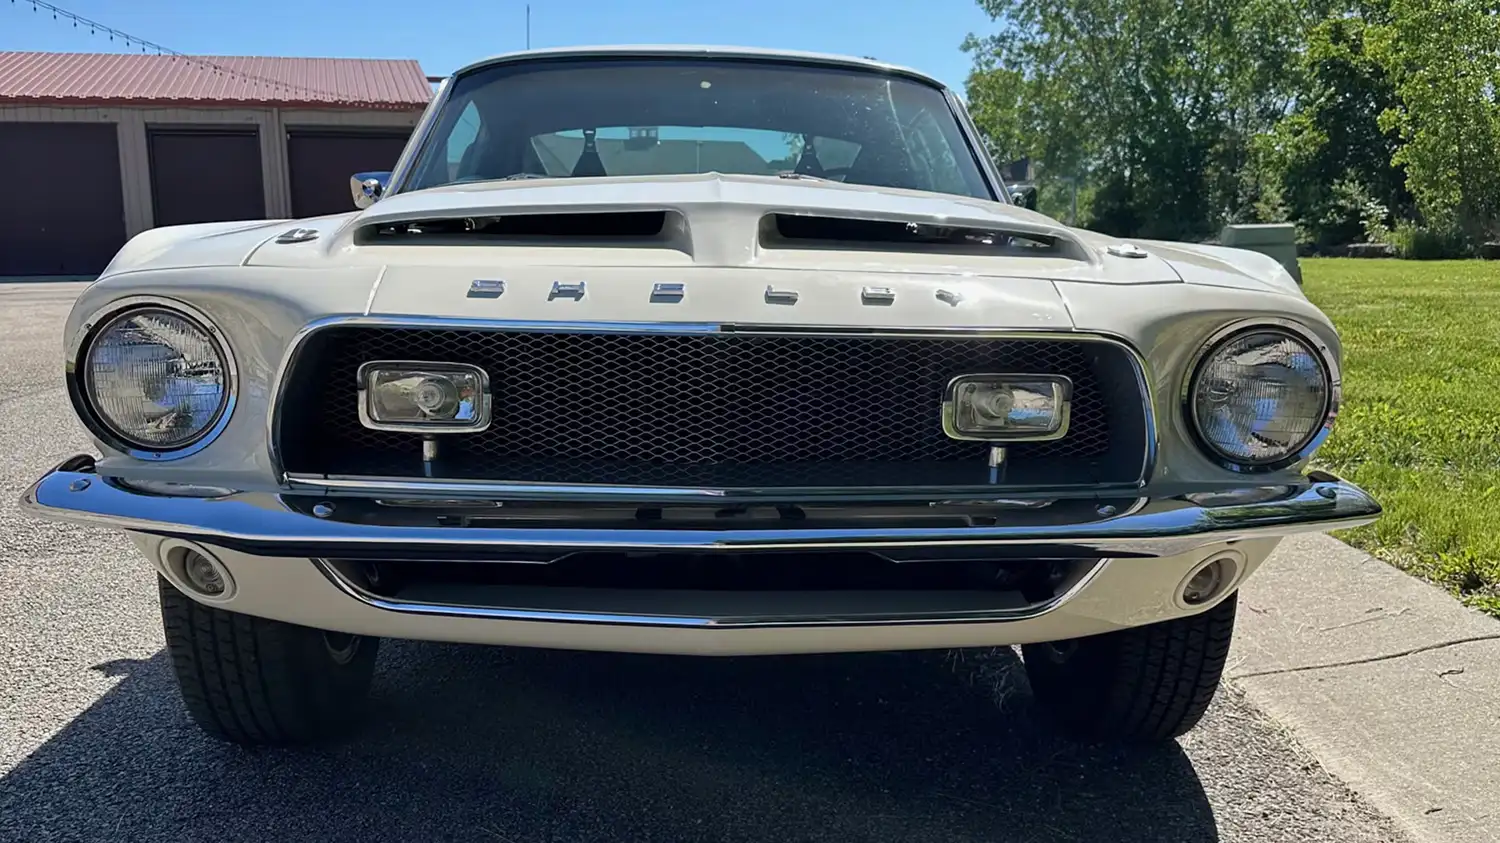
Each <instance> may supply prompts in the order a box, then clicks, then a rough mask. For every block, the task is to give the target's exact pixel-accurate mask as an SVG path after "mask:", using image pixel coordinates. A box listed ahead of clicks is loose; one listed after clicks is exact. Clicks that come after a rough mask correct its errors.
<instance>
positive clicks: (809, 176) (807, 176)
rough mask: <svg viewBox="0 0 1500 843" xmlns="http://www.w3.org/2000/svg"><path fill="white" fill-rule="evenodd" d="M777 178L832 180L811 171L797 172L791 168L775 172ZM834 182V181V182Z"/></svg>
mask: <svg viewBox="0 0 1500 843" xmlns="http://www.w3.org/2000/svg"><path fill="white" fill-rule="evenodd" d="M776 177H777V178H779V179H809V180H811V181H834V180H833V179H831V178H828V177H827V176H815V175H812V174H811V173H798V172H794V171H792V170H783V171H781V172H779V173H777V174H776ZM835 183H836V182H835Z"/></svg>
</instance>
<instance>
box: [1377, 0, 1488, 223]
mask: <svg viewBox="0 0 1500 843" xmlns="http://www.w3.org/2000/svg"><path fill="white" fill-rule="evenodd" d="M1370 50H1371V53H1372V55H1374V56H1375V57H1376V59H1377V60H1378V61H1379V62H1380V63H1381V65H1382V66H1383V67H1384V68H1385V70H1386V72H1387V73H1388V74H1389V75H1390V78H1391V79H1392V81H1393V82H1394V84H1395V88H1396V92H1397V94H1398V95H1399V97H1400V102H1399V104H1396V105H1393V106H1392V107H1390V108H1388V109H1387V110H1386V111H1385V112H1384V113H1383V114H1381V117H1380V125H1381V127H1382V128H1385V129H1390V130H1393V131H1395V132H1396V133H1398V134H1399V136H1400V138H1401V139H1402V141H1404V144H1403V145H1402V146H1401V148H1400V149H1399V150H1397V152H1396V153H1395V156H1394V160H1395V162H1396V163H1397V164H1400V165H1403V166H1405V168H1406V172H1407V176H1408V181H1407V184H1408V186H1409V187H1410V189H1411V192H1412V193H1413V194H1414V195H1415V196H1416V198H1417V202H1418V205H1419V207H1420V209H1421V210H1422V212H1423V214H1424V216H1426V217H1427V218H1428V222H1429V223H1430V224H1432V225H1435V226H1456V227H1458V228H1461V229H1462V230H1463V231H1464V232H1465V233H1466V234H1468V235H1469V236H1470V237H1471V238H1474V239H1476V240H1477V239H1480V238H1487V237H1494V236H1496V235H1497V234H1500V100H1497V92H1500V3H1497V2H1496V0H1443V1H1442V2H1433V1H1432V0H1390V16H1389V20H1388V21H1387V22H1385V23H1383V24H1382V25H1381V26H1379V27H1377V28H1376V29H1375V30H1373V31H1372V32H1371V34H1370Z"/></svg>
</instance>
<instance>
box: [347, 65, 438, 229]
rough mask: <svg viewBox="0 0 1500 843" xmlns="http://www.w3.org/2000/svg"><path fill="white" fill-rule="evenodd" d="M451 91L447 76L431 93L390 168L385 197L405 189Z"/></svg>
mask: <svg viewBox="0 0 1500 843" xmlns="http://www.w3.org/2000/svg"><path fill="white" fill-rule="evenodd" d="M452 91H453V76H449V77H448V78H447V79H444V80H443V81H442V82H441V83H439V84H438V89H437V90H436V91H434V92H433V93H432V99H431V101H429V102H428V103H427V109H426V110H425V111H423V112H422V116H421V117H420V118H418V119H417V125H416V126H414V127H412V130H411V135H410V137H408V138H407V141H406V146H405V147H403V148H402V150H401V157H399V158H397V159H396V164H395V166H393V167H391V177H390V178H389V179H387V180H386V183H385V192H384V195H385V196H391V195H393V194H396V193H400V192H401V191H402V189H403V188H405V187H406V182H407V181H408V180H409V179H410V178H411V171H412V169H413V168H414V167H415V166H416V164H417V162H418V161H419V160H421V157H422V155H423V147H425V146H426V145H427V141H428V139H429V136H430V135H431V134H432V126H433V124H434V123H436V122H437V117H438V115H439V114H440V113H442V110H443V107H444V106H445V105H447V103H448V99H449V95H450V94H451V93H452ZM356 219H358V217H356Z"/></svg>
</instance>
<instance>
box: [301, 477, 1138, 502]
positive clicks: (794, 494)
mask: <svg viewBox="0 0 1500 843" xmlns="http://www.w3.org/2000/svg"><path fill="white" fill-rule="evenodd" d="M282 486H283V487H284V488H285V489H286V490H287V491H291V492H298V493H305V494H334V495H339V496H359V497H380V496H397V497H400V496H414V495H416V496H420V495H464V496H476V497H478V496H483V497H491V498H503V499H506V500H590V501H593V500H603V501H609V500H614V501H617V502H618V501H633V502H639V503H648V502H654V501H683V500H698V501H703V502H708V501H712V502H716V503H730V502H734V501H744V500H755V499H759V500H767V499H773V500H776V501H779V502H783V503H790V502H796V501H801V500H807V499H816V498H831V499H834V500H840V501H877V500H914V499H919V500H929V499H936V498H952V497H955V496H959V497H967V498H986V497H993V496H994V495H995V494H996V492H997V490H996V488H995V486H994V485H992V484H984V485H974V486H882V487H880V488H879V490H874V489H858V488H850V487H848V486H772V487H764V488H761V487H750V486H745V487H732V488H722V489H711V488H698V487H692V486H609V485H604V484H592V483H514V482H501V481H495V480H441V479H426V478H422V477H379V476H360V477H342V476H337V475H334V476H324V475H321V474H299V473H294V474H288V475H286V479H285V481H284V482H283V483H282ZM1022 491H1024V492H1025V493H1027V494H1038V495H1046V494H1048V493H1052V492H1069V491H1071V492H1074V493H1077V492H1079V491H1080V489H1079V487H1078V486H1028V487H1026V488H1025V489H1024V490H1007V492H1008V493H1009V494H1017V493H1019V492H1022ZM1086 491H1087V493H1088V495H1089V496H1090V497H1111V496H1119V497H1131V496H1133V495H1136V494H1137V493H1138V492H1139V491H1140V485H1139V484H1135V483H1122V484H1113V485H1103V484H1100V485H1096V486H1088V487H1086Z"/></svg>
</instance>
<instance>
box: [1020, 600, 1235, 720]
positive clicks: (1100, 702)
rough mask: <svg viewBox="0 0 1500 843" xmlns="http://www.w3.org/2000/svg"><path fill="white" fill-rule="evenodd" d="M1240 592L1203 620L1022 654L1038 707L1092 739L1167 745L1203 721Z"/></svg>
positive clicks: (1192, 618)
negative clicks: (1162, 743) (1159, 742)
mask: <svg viewBox="0 0 1500 843" xmlns="http://www.w3.org/2000/svg"><path fill="white" fill-rule="evenodd" d="M1237 599H1238V594H1230V595H1229V596H1228V597H1227V598H1225V599H1224V600H1223V601H1222V602H1220V603H1219V604H1218V605H1217V606H1214V607H1213V608H1212V609H1209V610H1207V611H1205V612H1202V613H1200V614H1196V615H1192V616H1189V617H1185V618H1177V619H1174V620H1170V621H1163V622H1160V623H1154V624H1148V625H1146V626H1140V627H1134V628H1131V629H1124V630H1120V631H1118V632H1108V633H1105V634H1103V635H1093V636H1089V637H1087V638H1074V639H1070V640H1068V641H1058V642H1052V643H1048V644H1027V645H1024V646H1023V647H1022V648H1021V656H1022V659H1023V660H1024V661H1025V664H1026V675H1027V678H1029V679H1030V680H1031V688H1032V691H1033V693H1034V694H1035V697H1036V701H1037V705H1038V706H1039V707H1040V708H1041V709H1042V711H1043V712H1044V713H1045V714H1046V715H1047V716H1048V717H1049V718H1050V719H1052V720H1053V721H1054V722H1056V723H1057V724H1058V725H1059V726H1061V727H1062V728H1063V729H1064V730H1065V731H1067V732H1069V733H1070V734H1072V735H1074V736H1076V737H1080V738H1084V739H1088V740H1103V741H1125V742H1155V741H1167V740H1171V739H1173V738H1176V737H1179V736H1181V735H1183V734H1185V733H1187V732H1188V731H1189V730H1191V729H1192V728H1193V727H1194V726H1196V725H1198V721H1199V720H1200V719H1202V717H1203V713H1204V712H1205V711H1207V710H1208V705H1209V703H1210V702H1212V701H1213V698H1214V692H1215V691H1216V690H1218V687H1219V679H1220V677H1221V676H1223V674H1224V665H1225V662H1226V661H1228V658H1229V642H1230V639H1231V638H1232V637H1233V634H1234V615H1235V606H1236V603H1237Z"/></svg>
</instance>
